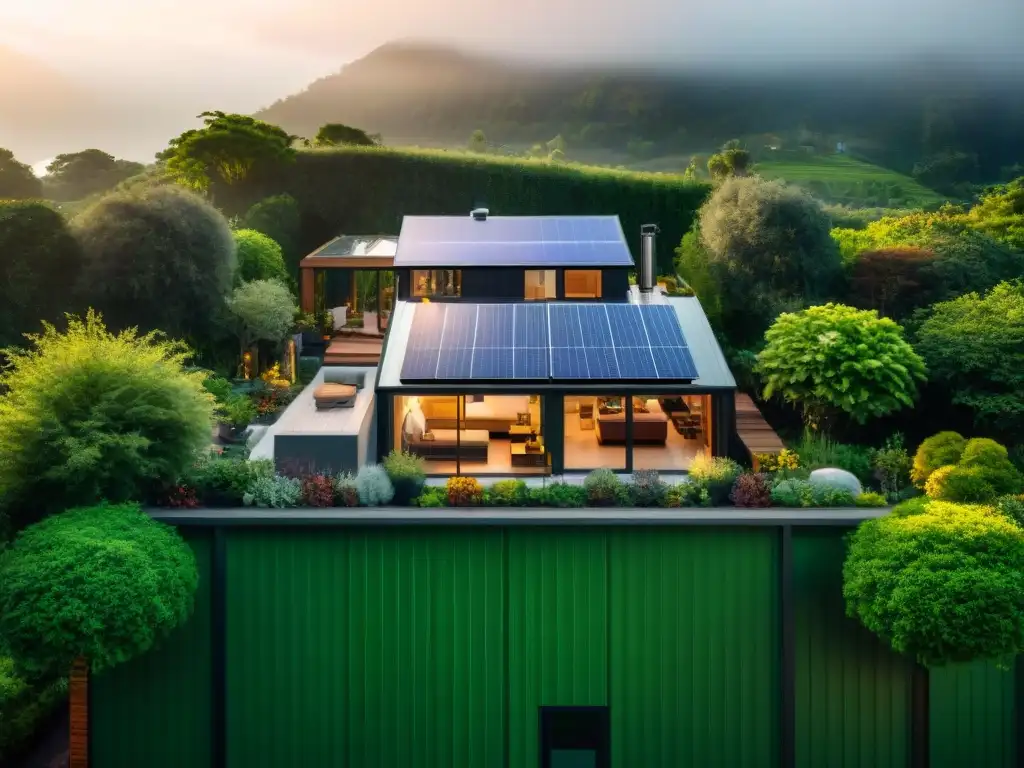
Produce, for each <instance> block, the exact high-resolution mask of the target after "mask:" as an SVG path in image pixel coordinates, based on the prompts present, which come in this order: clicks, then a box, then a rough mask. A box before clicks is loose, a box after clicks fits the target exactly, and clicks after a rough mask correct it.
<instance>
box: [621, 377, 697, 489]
mask: <svg viewBox="0 0 1024 768" xmlns="http://www.w3.org/2000/svg"><path fill="white" fill-rule="evenodd" d="M710 400H711V398H710V397H708V396H706V395H639V396H635V397H633V469H634V470H636V469H656V470H658V471H660V472H684V471H686V470H687V469H689V467H690V464H691V463H692V462H693V459H694V457H695V456H696V455H697V454H698V453H701V452H703V451H705V450H707V449H708V447H709V446H710V430H709V429H708V427H707V423H706V421H705V420H706V418H707V416H708V414H709V413H710Z"/></svg>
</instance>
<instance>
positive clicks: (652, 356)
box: [401, 303, 697, 381]
mask: <svg viewBox="0 0 1024 768" xmlns="http://www.w3.org/2000/svg"><path fill="white" fill-rule="evenodd" d="M695 378H697V369H696V366H695V365H694V362H693V356H692V355H691V354H690V351H689V349H688V348H687V346H686V340H685V338H684V337H683V332H682V330H681V329H680V327H679V320H678V318H677V316H676V314H675V310H673V309H672V307H670V306H667V305H655V304H583V303H580V304H574V303H560V304H554V303H549V304H463V303H451V304H419V305H417V306H416V312H415V315H414V316H413V320H412V329H411V331H410V334H409V340H408V345H407V348H406V353H405V360H404V361H403V363H402V373H401V379H402V380H403V381H460V380H461V381H472V380H487V381H491V380H494V381H500V380H529V381H535V380H563V381H588V380H619V381H623V380H625V381H633V380H666V379H667V380H684V381H692V380H693V379H695Z"/></svg>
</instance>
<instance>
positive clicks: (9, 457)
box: [0, 310, 214, 527]
mask: <svg viewBox="0 0 1024 768" xmlns="http://www.w3.org/2000/svg"><path fill="white" fill-rule="evenodd" d="M5 353H6V354H7V355H8V357H9V360H10V364H9V367H8V368H7V369H6V370H5V371H4V372H3V373H2V374H0V391H3V395H0V499H3V504H4V509H5V511H6V512H7V513H8V515H9V517H10V518H11V520H12V521H13V522H14V523H15V525H16V527H21V526H22V525H24V524H25V523H27V522H31V521H33V520H34V519H37V518H39V517H42V516H44V515H47V514H51V513H54V512H60V511H62V510H65V509H69V508H71V507H74V506H78V505H85V504H96V503H99V502H100V501H102V500H108V501H112V502H122V501H129V500H140V501H148V500H150V499H152V498H153V497H154V495H156V494H157V493H159V492H161V491H163V489H164V488H166V487H167V486H168V485H169V484H170V483H171V482H173V481H174V480H175V479H176V478H178V477H180V476H181V474H182V473H183V472H184V471H185V470H186V469H187V468H188V467H189V466H190V465H191V463H192V460H193V457H194V455H195V452H196V451H198V450H201V449H204V448H208V447H209V444H210V424H211V420H212V418H213V407H214V406H213V397H212V396H211V395H210V394H209V393H208V392H207V391H206V390H205V389H204V388H203V379H204V374H202V373H191V372H188V371H187V370H186V367H185V364H186V361H187V359H188V349H187V348H186V347H185V346H184V345H183V344H182V343H180V342H175V341H167V340H165V339H164V338H162V337H161V336H159V335H156V334H153V333H150V334H145V335H140V334H138V333H137V332H136V331H135V330H134V329H132V330H127V331H123V332H121V333H119V334H117V335H114V334H112V333H110V332H109V331H107V329H106V328H105V327H104V325H103V321H102V319H101V318H100V316H99V315H97V314H96V313H94V312H93V311H91V310H90V311H89V312H88V314H87V315H86V316H85V318H84V319H80V318H76V317H69V318H68V329H67V331H66V332H64V333H61V332H59V331H57V329H56V328H54V327H53V326H51V325H44V327H43V332H42V333H41V334H38V335H34V336H32V337H30V346H29V348H28V349H8V350H6V351H5Z"/></svg>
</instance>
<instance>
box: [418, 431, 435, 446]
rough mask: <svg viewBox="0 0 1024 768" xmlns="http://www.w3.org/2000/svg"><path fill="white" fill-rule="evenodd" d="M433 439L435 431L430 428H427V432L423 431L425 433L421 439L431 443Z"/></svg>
mask: <svg viewBox="0 0 1024 768" xmlns="http://www.w3.org/2000/svg"><path fill="white" fill-rule="evenodd" d="M433 439H434V433H433V432H431V431H430V430H427V431H426V432H424V433H423V435H422V437H420V440H424V441H426V442H428V443H429V442H430V441H431V440H433Z"/></svg>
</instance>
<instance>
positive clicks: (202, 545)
mask: <svg viewBox="0 0 1024 768" xmlns="http://www.w3.org/2000/svg"><path fill="white" fill-rule="evenodd" d="M184 535H185V539H186V541H188V543H189V544H190V545H191V547H192V549H193V550H194V551H195V555H196V562H197V565H198V567H199V590H198V592H197V594H196V607H195V612H194V613H193V615H192V618H191V619H189V621H188V622H187V623H186V624H185V625H184V626H182V627H181V628H179V629H178V630H176V631H175V632H174V633H173V634H172V635H171V636H170V637H169V638H168V639H167V640H166V641H165V642H164V643H163V644H162V645H161V646H160V647H159V648H157V649H155V650H153V651H150V652H149V653H147V654H145V655H143V656H140V657H139V658H137V659H134V660H132V661H129V662H127V663H125V664H122V665H120V666H117V667H114V668H113V669H110V670H108V671H107V672H105V673H102V674H100V675H97V676H96V677H95V678H93V680H92V682H91V685H92V691H91V696H90V702H89V703H90V718H91V723H90V742H91V757H92V764H93V765H94V766H96V768H138V767H139V766H146V767H147V768H181V766H189V768H204V766H209V765H210V758H211V754H212V743H211V738H210V735H211V734H210V724H211V714H210V686H211V677H210V674H211V673H210V656H211V654H210V552H211V546H210V542H211V538H212V537H211V533H210V531H209V530H207V531H198V532H194V533H188V532H186V533H185V534H184Z"/></svg>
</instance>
